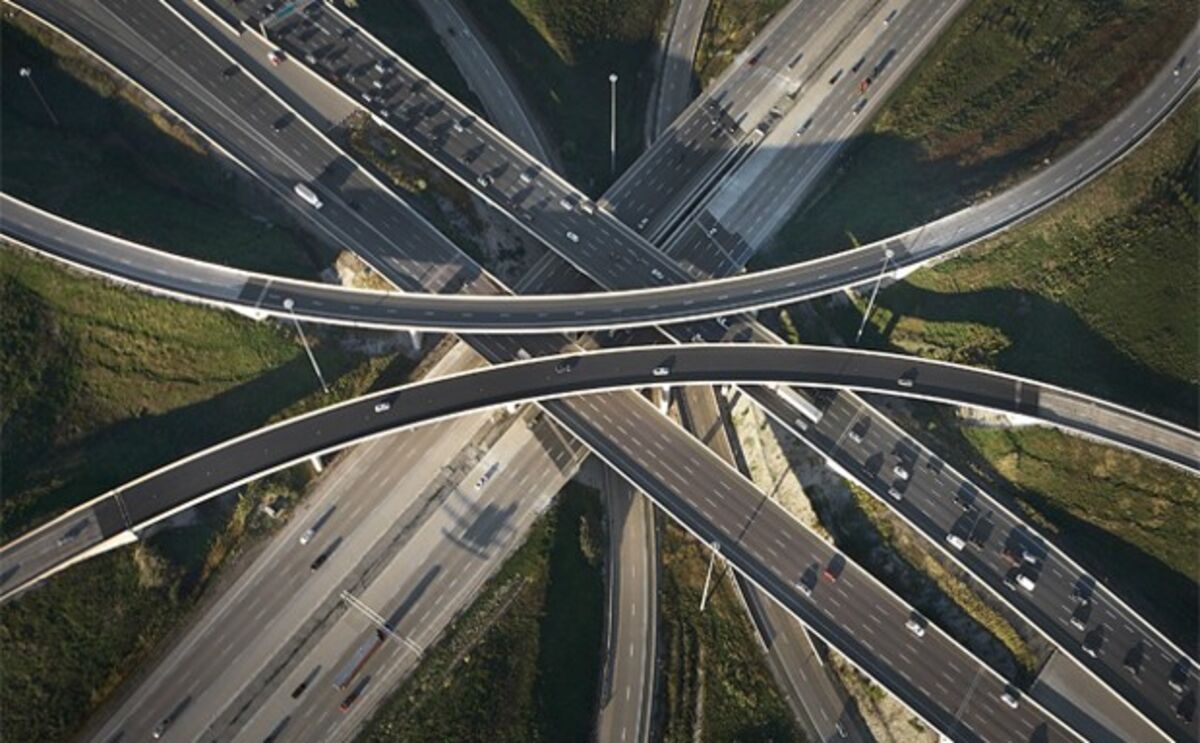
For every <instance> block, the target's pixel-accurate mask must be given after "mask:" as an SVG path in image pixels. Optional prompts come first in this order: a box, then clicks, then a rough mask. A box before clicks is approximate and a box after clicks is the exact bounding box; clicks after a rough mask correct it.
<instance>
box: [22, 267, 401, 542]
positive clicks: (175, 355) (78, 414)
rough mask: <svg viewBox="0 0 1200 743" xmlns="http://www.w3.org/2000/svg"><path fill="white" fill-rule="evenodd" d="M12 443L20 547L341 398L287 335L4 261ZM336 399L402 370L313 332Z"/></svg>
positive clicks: (62, 272) (271, 326)
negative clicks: (99, 505)
mask: <svg viewBox="0 0 1200 743" xmlns="http://www.w3.org/2000/svg"><path fill="white" fill-rule="evenodd" d="M0 282H2V283H0V291H2V292H3V300H2V301H0V327H3V328H4V331H5V332H4V333H3V334H2V338H3V340H2V342H3V349H4V352H3V354H0V356H2V358H3V366H2V367H0V371H2V373H3V376H2V378H0V390H2V394H0V398H3V400H4V403H3V413H4V421H5V437H4V442H3V448H2V450H0V451H2V452H3V455H4V463H5V467H4V472H3V488H4V492H5V498H4V501H3V503H2V504H0V513H2V514H3V519H4V532H5V533H6V534H8V535H12V534H15V533H18V532H20V531H23V530H24V529H26V528H28V527H29V526H30V525H32V524H34V523H36V522H39V521H41V520H43V519H45V518H47V517H49V516H50V515H52V514H54V513H57V512H60V511H63V510H65V509H67V508H69V507H71V506H73V505H75V504H77V503H80V502H82V501H84V500H86V499H87V498H89V497H92V496H95V495H98V494H99V493H102V492H104V491H105V490H108V489H109V488H112V487H115V486H117V485H119V484H121V483H123V482H126V481H128V480H130V479H132V478H133V477H136V476H137V475H140V474H143V473H145V472H148V471H150V470H152V469H154V468H155V467H158V466H161V465H163V464H166V463H167V462H169V461H171V460H173V459H175V458H177V457H180V456H183V455H184V454H188V453H190V452H193V451H197V450H199V449H201V448H203V447H205V446H210V445H212V444H215V443H217V442H219V441H222V440H224V439H226V438H229V437H230V436H234V435H237V434H239V433H242V432H244V431H248V430H252V429H254V428H256V427H258V426H261V425H263V424H264V423H266V422H267V421H268V420H270V419H272V418H273V417H276V416H278V415H281V414H283V413H284V411H287V412H289V413H294V412H298V411H299V409H301V408H307V407H312V406H315V405H318V404H321V403H323V402H325V401H326V400H327V399H329V398H321V397H319V396H318V397H313V395H314V393H315V392H318V391H319V389H320V387H319V384H318V382H317V380H316V377H315V376H314V375H313V372H312V369H311V368H310V366H309V362H308V359H307V358H306V356H305V354H304V350H303V348H302V347H301V346H300V344H299V341H298V339H296V338H295V337H294V336H293V334H292V333H291V332H290V331H289V330H287V329H286V328H282V327H280V326H277V325H274V324H257V323H253V322H250V321H248V320H243V319H241V318H239V317H238V316H236V315H233V314H231V313H225V312H217V311H214V310H209V309H204V308H200V307H194V306H191V305H186V304H180V303H177V302H173V301H170V300H166V299H159V298H155V297H151V296H148V295H145V294H140V293H137V292H134V291H131V290H126V289H120V288H117V287H114V286H111V285H108V284H105V283H103V282H101V281H98V280H95V279H91V278H88V277H84V276H81V275H79V274H77V273H74V272H70V271H67V270H64V269H62V268H59V267H58V266H57V265H55V264H52V263H50V262H49V261H46V260H43V259H38V258H34V257H32V256H30V255H28V254H27V253H25V252H24V251H22V250H19V249H15V248H5V249H3V250H2V251H0ZM309 334H310V340H312V341H314V342H315V345H316V346H317V348H316V349H315V350H316V353H317V356H318V360H319V361H320V363H321V368H322V371H323V372H324V373H325V376H326V379H327V380H329V382H330V384H331V385H332V387H333V392H332V394H331V395H330V398H332V399H337V398H339V397H342V396H345V395H349V394H352V393H354V392H355V391H357V390H360V389H363V388H364V387H365V386H366V385H368V384H370V381H371V380H373V379H374V377H375V376H377V375H378V374H379V373H381V372H382V371H383V370H384V369H385V368H386V367H387V365H388V364H389V359H388V358H376V359H367V358H365V357H361V356H358V355H355V354H351V353H345V352H342V351H340V350H338V349H337V347H336V342H322V340H323V338H328V339H330V341H336V339H337V338H338V337H339V335H340V334H339V333H338V332H337V331H315V330H313V329H310V331H309ZM401 366H405V365H403V364H401Z"/></svg>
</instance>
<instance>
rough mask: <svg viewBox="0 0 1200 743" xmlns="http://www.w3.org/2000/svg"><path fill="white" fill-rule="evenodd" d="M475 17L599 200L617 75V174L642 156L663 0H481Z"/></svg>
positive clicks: (574, 177)
mask: <svg viewBox="0 0 1200 743" xmlns="http://www.w3.org/2000/svg"><path fill="white" fill-rule="evenodd" d="M470 8H471V12H472V13H473V14H474V15H475V17H476V18H478V19H479V21H480V22H481V23H482V25H483V26H484V27H485V28H487V29H488V38H489V40H490V41H491V42H492V43H493V44H494V45H495V47H496V48H497V49H498V50H499V52H500V54H501V55H503V57H504V59H505V60H506V61H507V62H508V64H509V66H510V68H511V69H512V70H513V74H514V75H515V76H516V77H517V78H519V79H520V81H521V85H522V91H523V93H524V94H525V96H526V98H527V100H528V101H529V102H530V105H532V106H533V107H534V108H535V109H536V110H537V111H538V113H539V114H540V115H541V117H542V121H543V122H545V124H546V127H547V128H548V130H549V132H550V135H551V137H552V138H553V139H554V141H555V143H556V144H557V146H558V150H559V153H560V154H561V156H562V160H563V163H564V166H565V169H566V173H565V175H566V176H567V178H569V179H570V180H571V181H572V182H573V183H575V185H577V186H579V187H580V188H581V189H583V190H584V191H586V192H588V193H590V194H592V195H593V196H598V195H599V194H600V193H602V192H603V191H604V189H605V188H606V187H607V185H608V184H609V183H611V182H612V180H613V176H612V174H611V173H610V172H609V116H610V113H609V83H608V75H609V73H611V72H615V73H617V75H618V76H619V78H620V80H619V82H618V92H617V172H618V173H620V172H621V171H622V170H624V169H625V167H627V166H628V165H629V163H631V162H633V160H634V159H635V158H636V157H637V156H638V154H640V153H641V151H642V142H643V126H644V116H645V110H646V105H647V104H646V100H647V96H648V95H649V90H650V83H651V82H652V80H651V71H652V64H653V61H654V60H653V51H654V49H655V42H654V38H655V33H656V32H657V28H658V24H659V23H660V19H661V18H662V16H663V13H664V11H665V9H666V2H664V0H605V1H604V2H595V0H476V1H475V2H472V3H470Z"/></svg>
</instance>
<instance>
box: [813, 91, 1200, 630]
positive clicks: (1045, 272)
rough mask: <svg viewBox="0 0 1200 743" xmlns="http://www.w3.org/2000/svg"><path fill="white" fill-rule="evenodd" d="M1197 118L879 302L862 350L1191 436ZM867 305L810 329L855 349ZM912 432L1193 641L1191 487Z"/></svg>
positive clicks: (1123, 468)
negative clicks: (1046, 387)
mask: <svg viewBox="0 0 1200 743" xmlns="http://www.w3.org/2000/svg"><path fill="white" fill-rule="evenodd" d="M1198 118H1200V102H1197V101H1196V100H1192V101H1189V102H1188V103H1187V104H1185V106H1184V107H1183V108H1182V109H1181V110H1180V112H1179V113H1178V114H1176V116H1175V117H1173V118H1172V119H1171V120H1169V121H1168V122H1166V123H1165V124H1164V125H1163V127H1162V128H1160V129H1159V130H1158V131H1157V132H1155V134H1154V135H1152V136H1151V138H1150V139H1149V140H1148V141H1147V142H1146V143H1145V144H1144V145H1143V146H1142V147H1140V148H1138V149H1137V150H1136V151H1134V152H1133V153H1132V154H1131V155H1130V156H1129V157H1127V158H1126V159H1125V160H1124V161H1122V162H1121V163H1119V164H1118V165H1116V166H1114V167H1113V169H1112V170H1110V171H1109V172H1107V173H1105V174H1104V175H1102V176H1101V177H1100V178H1098V179H1096V180H1095V181H1093V182H1092V183H1091V184H1089V185H1088V186H1086V187H1085V188H1083V189H1082V190H1080V191H1079V192H1078V193H1076V194H1074V195H1073V196H1071V197H1069V198H1068V199H1066V200H1064V201H1063V202H1062V203H1061V204H1059V205H1057V206H1056V207H1054V208H1052V209H1050V210H1048V211H1047V212H1046V213H1044V214H1042V215H1040V216H1039V217H1037V218H1035V219H1033V220H1032V221H1030V222H1029V223H1027V224H1025V225H1022V226H1020V227H1017V228H1015V229H1014V230H1012V231H1011V232H1009V233H1007V234H1005V235H1002V236H1000V237H998V238H996V239H994V240H991V241H988V242H986V243H984V244H982V245H980V246H977V247H974V248H971V249H970V250H968V251H966V252H964V253H963V254H961V255H959V256H958V257H956V258H954V259H952V260H949V261H946V262H945V263H942V264H940V265H939V266H936V267H934V268H929V269H924V270H921V271H918V272H917V273H915V274H913V275H911V276H909V277H908V279H907V280H906V281H904V282H901V283H899V284H896V285H894V286H892V287H890V288H887V289H884V290H883V291H881V292H880V294H879V296H878V298H877V300H876V306H875V312H874V314H873V315H872V321H871V323H870V324H869V325H868V332H867V333H866V334H865V335H864V336H863V342H862V344H861V345H864V346H873V347H876V348H881V349H891V350H897V349H898V350H903V351H906V352H909V353H913V354H917V355H921V356H928V357H933V358H943V359H950V360H954V361H959V362H964V363H969V364H973V365H979V366H988V367H994V368H999V369H1001V370H1004V371H1009V372H1013V373H1017V374H1023V375H1028V376H1032V377H1034V378H1039V379H1044V380H1048V381H1052V382H1056V383H1059V384H1062V385H1064V386H1067V387H1071V388H1075V389H1081V390H1085V391H1087V392H1089V393H1092V394H1097V395H1099V396H1101V397H1105V398H1108V399H1113V400H1115V401H1118V402H1122V403H1125V404H1127V405H1130V406H1132V407H1135V408H1143V409H1148V410H1150V411H1151V412H1153V413H1155V414H1158V415H1163V416H1167V417H1174V418H1176V419H1185V418H1188V417H1189V416H1190V419H1191V420H1192V421H1194V420H1195V411H1196V409H1197V392H1196V386H1195V385H1196V381H1197V379H1198V377H1200V370H1198V365H1200V348H1198V343H1200V341H1198V339H1197V337H1196V334H1195V328H1196V326H1197V324H1198V323H1200V317H1198V315H1200V310H1198V308H1197V306H1196V302H1195V297H1196V296H1197V295H1198V293H1200V268H1198V266H1197V244H1196V239H1195V236H1196V234H1197V230H1198V229H1200V212H1198V210H1197V207H1196V200H1197V183H1196V174H1197V171H1198V170H1200V167H1198V157H1197V141H1196V136H1195V131H1196V122H1197V119H1198ZM864 304H865V300H863V299H861V298H860V299H859V300H858V305H859V307H858V309H852V308H843V309H840V310H833V311H827V312H825V313H824V317H825V318H826V319H832V321H833V323H832V324H833V326H835V327H837V328H838V329H839V330H840V332H841V335H842V336H843V337H851V336H852V334H853V332H854V329H855V328H857V326H858V322H859V318H860V317H861V315H860V314H859V312H860V311H861V308H862V307H863V306H864ZM812 330H813V331H815V330H816V328H815V327H814V328H812ZM922 410H924V409H923V408H922ZM921 416H922V425H923V426H925V427H926V432H927V435H929V436H930V437H932V438H933V439H934V441H932V442H931V443H933V444H934V446H935V448H940V449H944V450H946V453H947V455H949V454H950V453H952V452H953V453H955V454H956V455H957V457H958V459H951V460H950V461H954V462H955V463H956V464H959V463H965V464H966V466H967V467H968V469H969V470H970V471H971V473H972V475H973V477H975V478H977V479H978V480H979V481H980V482H981V484H984V485H986V486H987V487H988V488H989V489H990V490H991V491H992V492H995V493H997V494H1002V495H1008V496H1010V497H1012V498H1014V499H1015V502H1016V503H1018V504H1020V507H1021V508H1022V509H1023V510H1025V511H1026V512H1027V513H1028V514H1029V515H1030V517H1031V518H1033V519H1034V520H1035V521H1036V522H1037V523H1038V524H1039V525H1040V526H1041V527H1042V528H1043V529H1045V530H1046V531H1047V532H1049V533H1051V534H1053V535H1055V539H1056V540H1057V541H1059V542H1060V543H1061V544H1062V545H1063V546H1064V547H1065V548H1066V549H1067V551H1068V552H1069V553H1070V554H1071V555H1072V556H1073V557H1075V558H1076V559H1078V560H1079V561H1080V562H1082V563H1083V564H1085V565H1086V566H1087V567H1088V568H1089V570H1092V571H1093V572H1095V573H1096V574H1097V575H1107V576H1109V579H1110V582H1111V585H1112V586H1113V588H1114V589H1116V590H1117V592H1118V593H1119V594H1120V595H1122V596H1125V597H1129V598H1133V599H1134V600H1135V601H1137V603H1138V605H1139V608H1140V609H1141V610H1143V611H1145V612H1146V613H1147V614H1148V615H1149V616H1153V617H1155V618H1156V624H1158V625H1159V626H1160V627H1162V628H1163V629H1166V630H1168V631H1170V632H1171V634H1172V635H1173V636H1175V637H1178V638H1194V637H1195V635H1196V630H1197V625H1196V617H1195V606H1196V602H1197V599H1198V597H1200V592H1198V590H1197V580H1198V579H1200V574H1198V571H1197V567H1196V562H1195V552H1194V545H1195V544H1196V540H1197V537H1198V536H1200V517H1198V516H1197V513H1198V511H1197V505H1198V500H1200V488H1198V487H1197V485H1196V482H1195V480H1194V479H1193V478H1191V477H1189V476H1188V475H1186V474H1183V473H1181V472H1179V471H1177V470H1174V469H1172V468H1170V467H1167V466H1165V465H1159V464H1156V463H1154V462H1151V461H1149V460H1147V459H1145V458H1142V457H1138V456H1135V455H1131V454H1126V453H1122V452H1120V451H1117V450H1115V449H1112V448H1109V447H1105V446H1101V445H1098V444H1094V443H1090V442H1087V441H1083V440H1080V439H1077V438H1074V437H1070V436H1064V435H1062V434H1059V433H1057V432H1054V431H1051V430H1045V429H1012V430H994V429H981V428H963V427H961V426H960V425H959V424H958V423H957V422H956V421H954V420H953V419H952V418H951V417H950V416H949V415H948V414H946V413H945V412H944V411H942V412H928V411H926V412H923V413H921ZM1189 644H1191V643H1190V642H1189Z"/></svg>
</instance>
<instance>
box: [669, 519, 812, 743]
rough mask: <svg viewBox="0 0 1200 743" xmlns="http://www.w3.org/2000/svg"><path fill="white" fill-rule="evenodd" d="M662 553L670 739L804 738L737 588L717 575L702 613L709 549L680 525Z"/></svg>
mask: <svg viewBox="0 0 1200 743" xmlns="http://www.w3.org/2000/svg"><path fill="white" fill-rule="evenodd" d="M659 549H660V555H661V560H662V577H661V582H660V588H661V590H660V601H659V624H660V627H661V630H660V632H659V635H658V642H659V652H660V656H661V657H662V659H663V660H662V665H661V666H660V671H659V672H660V673H661V678H660V680H659V684H658V698H657V699H656V700H655V709H656V715H659V716H661V719H662V728H661V732H662V739H663V740H665V741H668V742H670V743H682V742H683V741H689V742H690V741H695V740H706V741H726V740H777V741H778V740H799V739H802V737H803V736H802V734H801V732H800V730H799V729H798V728H797V727H796V725H795V722H794V721H793V719H792V715H791V712H790V711H789V709H788V707H787V704H786V703H785V702H784V700H783V697H782V696H781V695H780V693H779V689H778V688H777V687H776V686H775V682H774V680H773V679H772V677H771V673H770V671H769V670H768V669H767V667H766V662H765V659H764V657H763V654H762V649H761V646H760V645H759V644H758V640H757V639H756V638H755V635H754V628H753V626H751V624H750V619H749V618H748V617H747V616H746V612H745V610H744V609H743V607H742V604H741V603H740V599H739V598H738V596H737V594H736V591H737V588H736V586H734V584H733V581H732V580H730V579H729V576H728V575H724V577H722V578H720V579H718V578H717V577H716V574H714V578H713V585H712V588H711V592H710V595H709V598H708V605H707V606H706V607H705V610H704V613H700V595H701V593H702V592H703V590H704V577H705V574H706V572H707V571H708V561H709V552H708V550H706V549H705V548H704V547H702V546H701V545H700V544H699V543H698V542H697V541H696V540H695V539H693V538H691V537H690V536H688V535H687V534H686V533H685V532H684V531H683V530H682V529H681V528H679V527H677V526H675V525H674V524H669V525H668V526H667V528H666V529H665V530H664V532H663V537H662V539H660V540H659ZM720 573H722V571H718V574H720Z"/></svg>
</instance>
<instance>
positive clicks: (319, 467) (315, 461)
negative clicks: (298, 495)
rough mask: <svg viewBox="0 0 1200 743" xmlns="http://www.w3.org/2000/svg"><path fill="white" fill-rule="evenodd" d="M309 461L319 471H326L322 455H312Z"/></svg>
mask: <svg viewBox="0 0 1200 743" xmlns="http://www.w3.org/2000/svg"><path fill="white" fill-rule="evenodd" d="M308 461H309V463H310V464H311V465H312V467H313V469H314V470H316V471H317V472H318V473H320V472H324V471H325V465H324V464H322V463H321V458H320V457H311V458H309V460H308Z"/></svg>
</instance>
